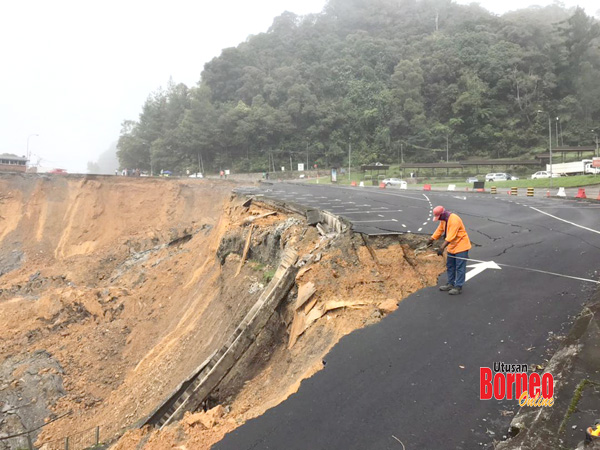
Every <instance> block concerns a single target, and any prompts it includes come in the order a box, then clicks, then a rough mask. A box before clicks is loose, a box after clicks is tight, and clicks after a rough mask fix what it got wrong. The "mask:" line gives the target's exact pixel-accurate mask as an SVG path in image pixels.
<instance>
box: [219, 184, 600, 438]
mask: <svg viewBox="0 0 600 450" xmlns="http://www.w3.org/2000/svg"><path fill="white" fill-rule="evenodd" d="M260 193H261V194H263V195H265V196H268V197H272V198H277V199H279V200H283V201H290V202H295V203H300V204H303V205H306V206H309V207H311V206H312V207H315V208H321V209H324V210H327V211H331V212H332V213H334V214H338V215H341V216H344V217H346V218H347V219H349V220H350V221H352V223H353V228H354V230H355V231H359V232H362V233H365V234H386V233H398V232H400V233H402V232H409V231H410V232H413V233H424V234H431V233H432V232H433V230H434V229H435V226H436V224H435V223H434V222H432V219H431V208H432V206H436V205H438V204H441V205H443V206H445V207H446V208H447V209H449V210H450V211H453V212H456V213H458V214H459V215H460V216H461V218H462V219H463V222H464V223H465V226H466V228H467V231H468V232H469V236H470V237H471V240H472V243H473V248H472V249H471V251H470V252H469V256H470V258H472V259H474V260H479V261H494V262H496V263H497V264H499V265H501V267H502V269H501V270H484V271H483V272H482V273H480V274H478V275H477V276H475V277H473V278H472V279H471V280H469V281H468V282H467V283H466V285H465V287H464V289H463V294H462V295H460V296H448V295H447V294H445V293H443V292H440V291H438V290H437V288H427V289H423V290H421V291H419V292H417V293H415V294H413V295H412V296H410V297H408V298H406V299H404V300H403V301H402V302H401V303H400V304H399V307H398V309H397V310H396V311H395V312H394V313H392V314H390V315H389V316H387V317H386V318H384V320H382V321H381V322H380V323H378V324H376V325H374V326H370V327H367V328H365V329H362V330H358V331H356V332H354V333H352V334H350V335H349V336H346V337H345V338H343V339H342V340H341V341H340V342H339V343H338V344H337V345H336V346H335V347H334V348H333V349H332V351H331V352H330V354H329V355H328V356H327V358H326V360H325V363H326V365H325V367H324V368H323V370H321V371H320V372H318V373H317V374H315V375H314V376H313V377H312V378H310V379H308V380H305V381H304V382H303V383H302V385H301V387H300V389H299V391H298V392H297V393H296V394H294V395H292V396H291V397H290V398H289V399H288V400H286V401H285V402H283V403H282V404H280V405H278V406H277V407H275V408H273V409H271V410H269V411H267V412H266V413H265V414H264V415H263V416H261V417H258V418H256V419H254V420H251V421H249V422H248V423H246V424H245V425H243V426H242V427H240V428H238V429H237V430H235V431H234V432H232V433H230V434H229V435H227V436H226V437H225V438H224V439H223V440H222V441H221V442H219V443H218V444H216V445H215V446H213V448H214V449H219V450H226V449H232V450H233V449H235V450H240V449H298V450H300V449H302V450H306V449H311V450H312V449H340V450H348V449H357V450H358V449H361V450H364V449H373V450H379V449H401V448H402V445H401V444H400V442H399V441H401V442H402V444H403V445H404V446H405V447H406V449H432V450H433V449H474V448H488V449H491V448H493V442H494V440H502V439H503V438H504V437H505V436H506V432H507V429H508V425H509V423H510V420H511V419H512V417H513V416H512V414H513V413H514V412H515V411H516V410H517V402H516V401H512V400H504V401H496V400H489V401H481V400H479V368H480V367H492V366H493V363H494V362H505V363H509V364H512V363H519V364H528V365H530V366H531V365H532V364H540V365H542V366H543V365H545V362H546V361H547V360H548V359H549V358H550V356H551V355H552V353H553V352H554V351H555V350H556V348H557V346H558V345H559V344H560V340H561V336H562V335H564V334H565V333H566V332H567V331H568V329H569V327H570V325H571V323H572V320H573V318H574V316H575V315H577V314H578V313H579V312H580V311H581V308H582V305H583V304H584V303H585V302H586V301H587V300H588V298H589V297H590V295H591V293H592V292H593V290H595V289H596V288H597V287H598V284H595V283H593V282H590V281H583V280H578V279H572V278H567V277H576V278H584V279H590V280H598V278H599V277H598V270H599V269H600V267H599V264H598V261H599V259H598V254H599V253H598V250H599V249H600V204H598V203H588V202H581V201H574V200H565V199H546V198H537V197H534V198H527V197H510V196H506V195H498V196H491V195H489V194H463V193H454V192H419V191H400V190H397V189H386V190H378V189H374V188H342V187H328V186H315V185H289V184H274V185H271V186H265V187H264V188H263V189H262V190H261V191H260ZM440 281H441V282H445V275H442V277H441V280H440Z"/></svg>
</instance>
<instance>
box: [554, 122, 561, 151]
mask: <svg viewBox="0 0 600 450" xmlns="http://www.w3.org/2000/svg"><path fill="white" fill-rule="evenodd" d="M559 120H560V119H559V118H558V117H557V118H556V124H555V128H556V146H557V147H558V145H559V144H558V121H559Z"/></svg>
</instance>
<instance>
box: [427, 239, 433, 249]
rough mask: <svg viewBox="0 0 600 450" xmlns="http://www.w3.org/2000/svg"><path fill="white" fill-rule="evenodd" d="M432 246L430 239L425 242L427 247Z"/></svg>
mask: <svg viewBox="0 0 600 450" xmlns="http://www.w3.org/2000/svg"><path fill="white" fill-rule="evenodd" d="M432 245H433V238H430V239H429V240H428V241H427V247H431V246H432Z"/></svg>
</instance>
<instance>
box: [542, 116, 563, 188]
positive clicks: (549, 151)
mask: <svg viewBox="0 0 600 450" xmlns="http://www.w3.org/2000/svg"><path fill="white" fill-rule="evenodd" d="M537 112H538V113H543V112H544V111H542V110H541V109H538V110H537ZM557 119H558V117H557ZM548 153H549V154H550V189H552V118H551V117H550V114H548Z"/></svg>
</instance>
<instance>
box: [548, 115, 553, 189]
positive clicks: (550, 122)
mask: <svg viewBox="0 0 600 450" xmlns="http://www.w3.org/2000/svg"><path fill="white" fill-rule="evenodd" d="M548 152H550V189H552V121H551V119H550V115H548Z"/></svg>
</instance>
